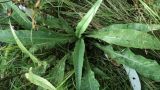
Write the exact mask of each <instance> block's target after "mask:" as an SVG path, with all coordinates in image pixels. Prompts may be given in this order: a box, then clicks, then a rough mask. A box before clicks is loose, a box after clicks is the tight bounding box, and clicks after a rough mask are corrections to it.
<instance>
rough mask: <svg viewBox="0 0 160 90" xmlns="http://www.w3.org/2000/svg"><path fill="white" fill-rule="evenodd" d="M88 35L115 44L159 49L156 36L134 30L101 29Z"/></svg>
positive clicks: (159, 43)
mask: <svg viewBox="0 0 160 90" xmlns="http://www.w3.org/2000/svg"><path fill="white" fill-rule="evenodd" d="M88 37H92V38H97V39H100V40H103V41H105V42H107V43H109V44H115V45H120V46H124V47H133V48H141V49H156V50H160V41H159V40H158V39H157V38H156V37H154V36H152V35H150V34H147V33H145V32H140V31H136V30H128V29H115V30H107V29H103V30H99V31H96V32H93V33H91V34H90V35H88Z"/></svg>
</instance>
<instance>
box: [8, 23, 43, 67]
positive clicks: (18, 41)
mask: <svg viewBox="0 0 160 90" xmlns="http://www.w3.org/2000/svg"><path fill="white" fill-rule="evenodd" d="M10 28H11V32H12V35H13V38H14V40H15V42H16V43H17V45H18V46H19V48H20V49H21V51H22V52H24V53H26V54H27V55H28V56H30V58H31V59H32V61H33V62H34V63H37V64H38V65H39V66H41V65H44V66H45V65H46V63H45V62H44V63H42V62H40V61H39V60H38V58H37V57H35V56H34V55H32V54H31V53H30V52H29V51H28V50H27V49H26V48H25V47H24V45H23V44H22V43H21V41H20V40H19V38H18V37H17V35H16V33H15V31H14V29H13V27H12V25H11V23H10Z"/></svg>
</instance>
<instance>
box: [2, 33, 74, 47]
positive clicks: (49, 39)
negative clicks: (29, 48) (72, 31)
mask: <svg viewBox="0 0 160 90" xmlns="http://www.w3.org/2000/svg"><path fill="white" fill-rule="evenodd" d="M15 33H16V35H17V36H18V38H19V39H20V41H21V42H22V43H23V44H24V45H37V46H54V45H56V44H58V45H59V44H65V43H67V42H68V41H71V40H73V38H72V36H70V35H66V34H59V33H55V32H49V31H29V30H18V31H15ZM0 41H1V42H6V43H11V44H16V41H15V40H14V38H13V35H12V33H11V31H10V30H0Z"/></svg>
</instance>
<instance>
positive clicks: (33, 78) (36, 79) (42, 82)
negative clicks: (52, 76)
mask: <svg viewBox="0 0 160 90" xmlns="http://www.w3.org/2000/svg"><path fill="white" fill-rule="evenodd" d="M31 70H32V69H31V68H30V70H29V73H26V74H25V76H26V78H27V79H28V80H29V81H30V82H31V83H33V84H35V85H37V86H40V87H43V88H44V89H48V90H56V88H55V87H54V86H53V85H52V84H51V83H50V82H49V81H47V80H46V79H44V78H42V77H40V76H38V75H36V74H33V73H32V71H31Z"/></svg>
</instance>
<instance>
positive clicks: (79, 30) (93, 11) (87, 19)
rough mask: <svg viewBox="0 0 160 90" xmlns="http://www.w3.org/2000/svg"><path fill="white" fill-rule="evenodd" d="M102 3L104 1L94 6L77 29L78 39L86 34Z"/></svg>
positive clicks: (98, 0) (99, 0)
mask: <svg viewBox="0 0 160 90" xmlns="http://www.w3.org/2000/svg"><path fill="white" fill-rule="evenodd" d="M101 3H102V0H97V2H96V3H95V4H94V5H93V6H92V8H91V9H90V10H89V11H88V12H87V14H86V15H85V16H84V17H83V18H82V20H81V21H80V22H79V23H78V25H77V27H76V36H77V37H78V38H80V37H81V34H82V33H84V32H85V30H86V29H87V27H88V25H89V23H90V22H91V20H92V19H93V17H94V15H95V14H96V12H97V10H98V8H99V6H100V4H101Z"/></svg>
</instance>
